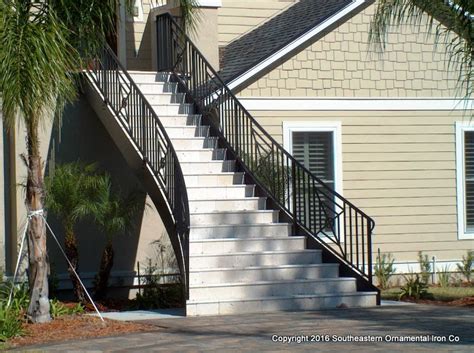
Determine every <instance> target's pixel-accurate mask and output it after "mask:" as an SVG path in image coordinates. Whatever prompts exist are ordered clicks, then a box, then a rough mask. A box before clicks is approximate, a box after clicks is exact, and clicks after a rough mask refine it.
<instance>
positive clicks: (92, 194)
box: [46, 162, 108, 304]
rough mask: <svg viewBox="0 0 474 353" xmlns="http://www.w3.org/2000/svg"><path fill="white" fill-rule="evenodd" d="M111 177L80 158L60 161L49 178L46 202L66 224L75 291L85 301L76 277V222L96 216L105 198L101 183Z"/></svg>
mask: <svg viewBox="0 0 474 353" xmlns="http://www.w3.org/2000/svg"><path fill="white" fill-rule="evenodd" d="M106 180H108V177H106V176H104V175H100V174H98V173H97V168H96V166H95V165H94V164H91V165H84V164H82V163H80V162H74V163H68V164H62V165H58V166H57V167H56V168H55V170H54V175H52V176H50V177H47V178H46V191H47V193H46V206H47V209H48V211H51V212H52V213H54V214H55V215H56V216H57V217H58V218H59V219H60V221H61V223H62V226H63V228H64V233H65V237H64V248H65V253H66V255H67V257H68V259H69V262H70V263H71V265H72V266H68V272H69V277H70V279H71V282H72V286H73V291H74V295H75V296H76V298H77V300H79V301H80V302H81V303H83V304H85V303H86V296H85V293H84V289H83V288H82V286H81V283H80V282H79V279H78V278H77V277H76V273H78V272H79V271H78V267H79V251H78V248H77V237H76V232H75V229H74V228H75V225H76V224H77V222H78V221H79V220H81V219H83V218H84V217H86V216H96V214H97V210H98V209H99V208H100V206H99V205H100V204H101V202H102V199H101V197H100V195H101V193H102V188H103V187H102V186H103V185H104V183H105V182H106Z"/></svg>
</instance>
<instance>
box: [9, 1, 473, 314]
mask: <svg viewBox="0 0 474 353" xmlns="http://www.w3.org/2000/svg"><path fill="white" fill-rule="evenodd" d="M198 3H199V4H200V19H201V20H200V22H199V25H198V28H197V30H196V32H195V33H193V34H192V35H191V40H193V41H194V42H195V44H196V46H197V47H198V48H199V50H200V51H201V52H202V54H203V55H204V57H206V59H207V61H208V62H209V63H210V64H211V65H212V66H214V68H215V69H216V70H217V71H218V72H219V75H220V76H221V77H222V79H223V80H224V81H225V83H226V84H227V86H228V87H229V88H230V89H232V90H233V92H234V93H235V94H236V95H237V98H238V99H239V101H240V102H241V103H242V105H243V106H244V107H245V108H246V109H247V110H248V111H249V112H250V114H251V115H252V116H253V117H254V118H255V119H256V120H257V121H258V122H259V123H260V124H261V126H262V127H263V128H264V129H265V130H266V131H267V132H268V133H269V134H270V135H271V136H272V137H273V138H274V139H275V140H276V141H277V142H278V143H280V144H281V145H282V146H284V148H285V149H286V150H287V151H288V152H289V153H290V154H291V155H293V156H294V157H295V158H296V159H297V160H298V161H300V162H301V163H303V164H304V166H305V167H306V168H308V169H309V170H310V171H311V172H312V173H314V174H315V175H316V176H318V177H319V178H321V179H322V180H324V182H325V183H326V184H327V185H328V186H329V187H331V188H333V189H334V190H335V191H336V192H337V193H338V194H340V195H342V196H343V197H344V198H345V199H348V200H350V201H351V202H352V203H353V204H355V205H356V206H357V207H358V208H359V209H361V210H362V211H363V212H364V213H365V214H367V215H369V216H370V217H371V218H373V220H374V221H375V228H374V232H373V235H372V253H373V257H374V258H375V256H376V253H377V249H380V251H381V252H382V253H391V254H392V255H393V257H394V258H395V264H396V267H397V271H398V272H400V273H403V272H409V271H411V270H413V271H417V270H418V263H417V255H418V252H419V251H422V252H423V253H424V254H427V255H428V256H429V257H430V259H431V258H432V257H434V258H435V261H436V264H437V268H438V269H441V268H444V267H445V266H450V268H451V269H452V270H454V269H455V264H456V263H458V262H459V261H460V259H461V257H462V256H463V255H465V254H466V252H467V251H469V250H474V206H473V203H474V192H471V183H472V180H471V179H472V177H473V175H471V174H472V173H473V171H472V170H471V162H472V160H474V155H471V154H472V153H473V149H472V148H471V143H474V127H473V126H472V124H471V113H470V112H469V111H466V109H465V105H464V104H463V103H460V102H459V95H458V94H457V93H458V92H457V91H456V84H457V76H456V75H455V74H454V73H452V72H448V71H447V70H446V64H445V54H444V51H443V48H442V46H439V47H438V49H437V50H435V48H434V44H433V39H432V38H428V39H427V36H426V33H424V30H425V29H424V27H423V26H422V25H420V26H419V27H412V26H402V27H396V28H393V29H392V30H391V32H390V34H389V36H388V42H387V43H388V44H387V48H386V51H385V53H384V54H383V55H381V56H380V55H378V54H376V53H374V52H373V51H372V50H371V49H370V48H368V45H367V37H368V30H369V23H370V20H371V18H372V16H373V14H374V9H375V5H374V3H373V1H363V0H353V1H351V0H331V1H316V0H315V1H311V0H239V1H237V0H222V1H221V0H200V1H198ZM175 7H176V5H175V4H174V2H173V1H168V3H167V1H165V0H163V1H152V0H137V1H136V6H135V11H134V14H133V16H130V15H126V14H125V11H123V10H122V11H121V12H120V17H121V19H122V21H121V25H120V26H119V31H118V47H117V55H118V57H119V59H120V61H121V62H122V64H123V65H124V66H125V67H126V68H127V70H129V71H130V72H132V73H133V72H135V73H136V72H137V71H140V72H142V71H156V70H157V68H158V66H157V65H158V64H157V62H158V61H157V58H158V56H159V43H158V44H157V40H158V38H157V36H158V37H159V30H158V31H157V28H156V17H157V16H159V15H160V14H163V13H166V12H169V11H171V12H172V13H177V12H176V9H175ZM133 77H134V78H135V77H136V79H137V82H138V81H139V76H133ZM93 105H94V104H93V103H90V102H88V101H87V100H86V99H85V98H82V99H81V100H80V101H79V102H78V103H77V104H75V105H74V106H71V107H69V108H68V109H67V110H66V112H65V115H64V121H63V122H62V124H63V125H62V127H63V129H62V130H61V131H59V130H58V129H57V128H53V127H52V125H53V124H52V123H51V126H46V127H45V132H44V138H43V139H42V141H44V142H43V146H42V147H43V150H44V156H45V160H47V161H48V163H47V166H46V167H47V168H48V167H49V168H51V166H54V164H55V163H59V162H66V161H72V160H76V159H78V158H80V159H82V160H87V161H99V163H101V164H102V165H103V166H104V168H106V169H108V170H110V171H111V173H112V174H114V175H116V177H117V179H118V180H119V183H120V184H121V185H122V186H125V188H133V187H135V185H138V184H140V176H139V175H138V174H137V173H135V172H134V171H133V170H131V169H129V167H128V164H127V162H128V161H127V159H126V158H124V157H122V153H121V151H122V150H121V148H120V146H118V145H117V141H116V140H115V139H114V138H113V137H112V138H111V137H110V136H109V133H108V132H110V131H108V128H107V127H104V126H103V125H102V124H101V123H100V121H99V119H98V114H97V110H96V109H95V107H93ZM158 115H159V113H158ZM99 118H101V117H100V116H99ZM56 125H57V124H56ZM56 125H55V126H56ZM23 135H24V133H23V131H22V128H21V127H19V128H18V129H17V131H16V133H15V134H14V135H12V134H7V133H4V134H3V136H2V138H0V146H1V147H2V151H3V153H1V154H0V158H1V161H0V162H1V163H2V165H3V173H2V179H1V180H0V181H3V182H1V183H0V184H2V185H4V186H3V187H1V188H0V197H2V200H4V201H3V204H2V205H1V206H0V216H1V219H2V222H1V223H0V232H1V234H4V237H2V238H1V239H0V242H2V243H1V246H2V249H4V251H2V253H1V254H0V259H1V261H2V264H4V265H2V267H4V268H6V269H7V273H11V271H12V268H13V266H14V263H15V259H16V255H15V254H16V248H17V243H18V239H19V237H20V234H21V232H22V227H23V225H24V222H25V211H24V207H23V206H22V205H23V202H22V198H23V195H22V191H21V190H20V189H18V188H15V185H16V184H17V183H18V182H19V181H21V180H22V178H23V177H24V175H25V170H24V167H23V165H22V164H21V162H20V159H19V154H20V153H21V152H22V151H23V150H24V148H25V147H24V143H23V141H24V139H23ZM114 142H115V144H114ZM116 145H117V146H116ZM145 191H147V192H148V190H147V189H146V188H145ZM188 194H189V192H188ZM145 202H146V203H148V204H150V205H151V204H153V202H152V198H151V196H147V201H146V200H144V204H145ZM53 222H54V221H53ZM163 223H166V222H163V221H162V220H161V217H160V215H159V213H158V212H157V210H156V208H155V206H152V207H151V208H150V209H148V210H146V207H144V212H143V219H142V221H141V224H140V225H139V227H138V228H137V230H136V232H135V233H136V234H134V235H133V236H131V237H120V238H118V239H117V243H116V244H117V251H116V252H117V255H116V258H117V263H116V266H115V269H116V271H115V273H114V276H115V281H116V282H115V284H116V285H124V286H126V285H130V284H132V283H133V282H134V281H135V283H136V278H135V277H136V270H137V265H136V264H137V261H138V262H141V263H143V262H145V261H146V259H147V258H154V259H155V258H156V257H157V256H158V255H157V254H158V253H157V252H156V250H155V249H154V248H153V245H151V244H153V242H154V241H156V240H159V239H162V241H163V242H165V243H166V242H168V240H167V231H166V227H165V226H164V224H163ZM56 225H57V224H56ZM57 226H58V225H57ZM58 229H59V228H58ZM90 229H91V228H90V225H87V224H84V225H81V228H80V230H81V232H83V233H84V234H87V235H86V236H85V238H84V239H87V241H86V240H84V241H83V240H82V239H81V240H80V247H81V254H84V260H83V261H81V270H82V273H83V276H84V277H85V278H86V279H89V280H91V279H92V278H93V275H94V272H95V271H96V269H97V266H98V261H99V254H100V250H101V246H98V244H101V242H103V239H101V238H100V235H98V234H91V233H90ZM59 232H60V231H59ZM91 239H94V240H93V241H92V240H91ZM52 248H53V247H52V246H51V249H52ZM51 252H52V253H51V257H52V258H53V261H56V262H57V264H58V268H60V269H61V268H64V262H63V260H62V259H60V257H59V253H58V252H57V251H56V250H54V249H53V250H51ZM86 259H87V260H88V261H87V260H86ZM82 264H83V265H82ZM59 272H61V271H59ZM61 276H62V275H61V274H60V278H64V279H65V278H66V276H62V277H61ZM191 281H192V279H191ZM191 283H192V282H191ZM64 285H65V286H67V284H66V282H64ZM196 308H197V309H196ZM196 308H194V309H193V308H192V307H191V306H190V307H189V309H188V310H190V312H192V310H197V311H199V310H200V309H199V308H198V307H196ZM219 310H221V311H220V312H223V311H222V310H223V309H222V308H220V309H219Z"/></svg>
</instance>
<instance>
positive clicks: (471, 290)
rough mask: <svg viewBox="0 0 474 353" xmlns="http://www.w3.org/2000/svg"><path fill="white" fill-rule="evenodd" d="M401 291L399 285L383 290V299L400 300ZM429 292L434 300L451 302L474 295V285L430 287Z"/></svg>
mask: <svg viewBox="0 0 474 353" xmlns="http://www.w3.org/2000/svg"><path fill="white" fill-rule="evenodd" d="M400 293H401V289H400V288H399V287H395V288H388V289H385V290H382V292H381V297H382V299H383V300H398V296H399V295H400ZM428 293H430V294H432V295H433V300H439V301H444V302H449V301H453V300H457V299H461V298H466V297H474V286H471V287H445V288H442V287H429V288H428Z"/></svg>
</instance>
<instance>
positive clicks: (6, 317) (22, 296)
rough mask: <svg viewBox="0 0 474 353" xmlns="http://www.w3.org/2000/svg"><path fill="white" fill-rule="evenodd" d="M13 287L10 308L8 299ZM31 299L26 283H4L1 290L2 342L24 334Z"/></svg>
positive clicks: (0, 336)
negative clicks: (23, 326) (23, 325)
mask: <svg viewBox="0 0 474 353" xmlns="http://www.w3.org/2000/svg"><path fill="white" fill-rule="evenodd" d="M12 286H13V294H12V301H11V303H10V306H7V304H8V298H9V295H10V291H11V289H12ZM29 302H30V299H29V292H28V286H27V284H26V283H22V284H20V285H14V284H13V283H12V282H8V283H2V284H1V288H0V342H5V341H6V340H7V339H9V338H12V337H15V336H19V335H21V334H22V333H23V328H22V324H23V321H24V317H25V313H26V310H27V309H28V305H29Z"/></svg>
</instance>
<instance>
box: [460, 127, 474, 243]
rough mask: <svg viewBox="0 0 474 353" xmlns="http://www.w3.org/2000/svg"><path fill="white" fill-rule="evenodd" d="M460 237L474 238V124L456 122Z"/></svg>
mask: <svg viewBox="0 0 474 353" xmlns="http://www.w3.org/2000/svg"><path fill="white" fill-rule="evenodd" d="M456 184H457V206H458V238H459V239H471V238H474V126H472V125H471V124H469V123H462V122H457V123H456Z"/></svg>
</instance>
